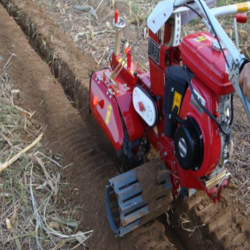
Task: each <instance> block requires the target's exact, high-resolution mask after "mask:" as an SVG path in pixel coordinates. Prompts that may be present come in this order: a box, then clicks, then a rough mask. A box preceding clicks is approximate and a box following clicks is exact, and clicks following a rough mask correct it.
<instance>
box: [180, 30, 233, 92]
mask: <svg viewBox="0 0 250 250" xmlns="http://www.w3.org/2000/svg"><path fill="white" fill-rule="evenodd" d="M201 36H204V37H205V38H206V40H204V41H200V42H197V39H198V37H201ZM213 41H216V39H215V38H214V37H213V36H212V35H211V34H210V33H207V32H198V33H195V34H191V35H189V36H186V37H185V38H184V39H183V42H182V44H181V45H180V50H181V55H182V60H183V63H184V64H186V65H187V67H188V68H189V69H190V70H191V71H192V72H193V73H194V74H195V75H196V76H197V77H198V78H199V79H200V80H201V81H202V82H203V83H204V84H206V85H207V87H208V88H210V89H211V90H212V91H213V92H214V93H215V94H217V95H226V94H230V93H233V92H234V88H233V86H232V84H231V82H229V79H228V74H227V73H226V64H225V59H224V56H223V53H222V52H218V51H216V50H214V49H213V48H212V42H213ZM226 54H227V51H225V55H226Z"/></svg>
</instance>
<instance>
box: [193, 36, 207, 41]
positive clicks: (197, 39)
mask: <svg viewBox="0 0 250 250" xmlns="http://www.w3.org/2000/svg"><path fill="white" fill-rule="evenodd" d="M205 40H207V38H206V37H205V36H198V37H196V38H195V39H194V41H195V42H197V43H200V42H202V41H205Z"/></svg>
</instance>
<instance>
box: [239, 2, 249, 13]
mask: <svg viewBox="0 0 250 250" xmlns="http://www.w3.org/2000/svg"><path fill="white" fill-rule="evenodd" d="M247 10H248V3H238V4H237V12H243V11H247Z"/></svg>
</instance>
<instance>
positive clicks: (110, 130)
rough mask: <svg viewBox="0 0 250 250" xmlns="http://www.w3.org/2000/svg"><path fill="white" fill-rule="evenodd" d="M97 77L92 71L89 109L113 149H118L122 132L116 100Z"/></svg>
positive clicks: (121, 140) (121, 141)
mask: <svg viewBox="0 0 250 250" xmlns="http://www.w3.org/2000/svg"><path fill="white" fill-rule="evenodd" d="M97 77H98V75H97V74H96V73H94V74H93V76H92V78H91V83H90V109H91V112H92V115H93V116H94V118H95V119H96V121H97V122H98V124H99V125H100V127H101V128H102V130H103V131H104V133H105V135H106V136H107V137H108V139H109V141H110V142H111V143H112V145H113V147H114V148H115V150H120V149H121V147H122V143H123V137H124V132H123V126H122V122H121V118H120V113H119V109H118V105H117V101H116V99H115V97H114V96H113V95H111V94H110V93H109V92H108V91H107V88H106V86H105V85H104V84H103V82H102V81H100V80H99V79H98V78H97ZM94 99H95V100H94Z"/></svg>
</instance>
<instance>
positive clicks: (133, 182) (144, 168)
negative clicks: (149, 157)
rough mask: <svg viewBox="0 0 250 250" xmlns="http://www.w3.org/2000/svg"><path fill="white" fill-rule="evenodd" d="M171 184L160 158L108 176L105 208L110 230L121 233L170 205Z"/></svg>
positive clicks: (148, 219)
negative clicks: (111, 176)
mask: <svg viewBox="0 0 250 250" xmlns="http://www.w3.org/2000/svg"><path fill="white" fill-rule="evenodd" d="M171 202H172V184H171V181H170V175H169V172H168V171H167V170H166V168H165V166H164V164H163V163H162V162H161V161H152V162H149V163H146V164H143V165H141V166H140V167H137V168H135V169H133V170H130V171H129V172H126V173H124V174H121V175H118V176H116V177H114V178H112V179H110V180H109V185H108V186H106V210H107V216H108V220H109V224H110V226H111V229H112V230H113V231H114V233H115V234H116V235H118V236H124V235H125V234H127V233H129V232H130V231H132V230H134V229H135V228H137V227H139V226H141V225H143V224H145V223H147V222H148V221H150V220H152V219H154V218H156V217H158V216H159V215H161V214H162V213H164V212H166V211H168V210H169V208H170V204H171Z"/></svg>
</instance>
